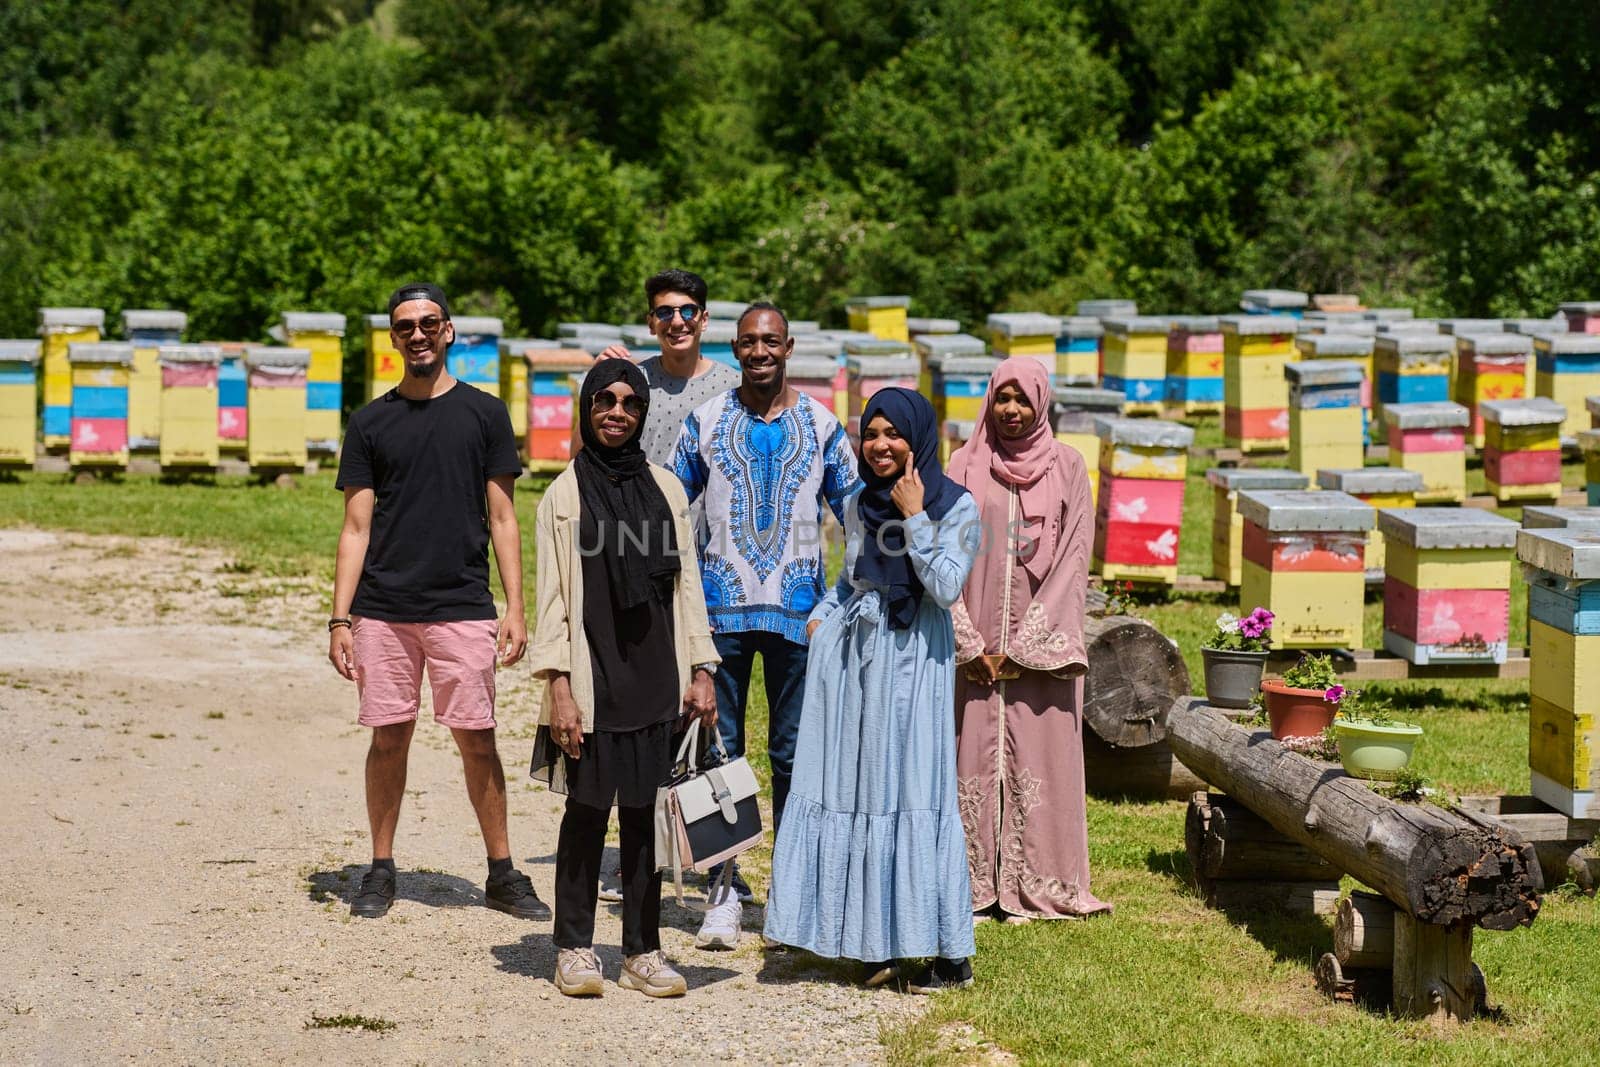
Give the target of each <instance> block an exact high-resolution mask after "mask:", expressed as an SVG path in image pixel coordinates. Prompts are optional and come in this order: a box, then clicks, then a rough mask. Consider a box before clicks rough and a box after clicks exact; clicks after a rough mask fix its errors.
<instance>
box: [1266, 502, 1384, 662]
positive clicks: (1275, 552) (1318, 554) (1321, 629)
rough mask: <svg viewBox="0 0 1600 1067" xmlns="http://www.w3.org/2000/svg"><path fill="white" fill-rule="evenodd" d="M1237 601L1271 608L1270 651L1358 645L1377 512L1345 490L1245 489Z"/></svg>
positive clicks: (1355, 646)
mask: <svg viewBox="0 0 1600 1067" xmlns="http://www.w3.org/2000/svg"><path fill="white" fill-rule="evenodd" d="M1238 506H1239V513H1240V514H1241V515H1242V516H1243V517H1244V552H1243V556H1244V558H1243V561H1242V564H1241V566H1240V583H1239V602H1240V603H1241V604H1244V605H1248V606H1249V607H1255V606H1256V605H1266V607H1267V608H1269V609H1270V610H1271V611H1272V612H1273V614H1274V615H1275V616H1276V620H1275V621H1274V622H1273V625H1272V647H1273V648H1359V647H1360V645H1361V604H1362V598H1363V596H1364V594H1365V591H1366V574H1365V570H1364V567H1363V563H1362V559H1363V556H1364V552H1365V548H1366V542H1367V531H1368V530H1370V529H1372V526H1373V523H1374V522H1375V521H1376V515H1375V513H1374V511H1373V509H1372V507H1371V505H1369V504H1365V503H1363V502H1362V501H1360V500H1357V499H1356V498H1355V497H1353V496H1350V495H1348V494H1346V493H1336V492H1328V491H1320V492H1318V491H1306V492H1294V491H1280V490H1261V491H1248V490H1247V491H1245V492H1241V493H1240V494H1239V505H1238Z"/></svg>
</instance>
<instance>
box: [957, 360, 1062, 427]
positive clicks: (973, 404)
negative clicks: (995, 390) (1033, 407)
mask: <svg viewBox="0 0 1600 1067" xmlns="http://www.w3.org/2000/svg"><path fill="white" fill-rule="evenodd" d="M1000 363H1001V361H1000V360H999V359H997V358H996V357H994V356H947V357H945V359H943V360H942V361H940V363H939V365H938V367H937V369H936V372H935V375H934V390H935V392H934V401H933V407H934V410H935V411H936V412H937V413H938V416H939V420H940V421H941V422H943V421H944V420H946V419H956V420H958V421H961V422H977V421H979V420H981V419H982V418H983V417H984V408H985V407H986V406H987V405H988V402H989V395H988V394H989V378H990V376H991V375H993V374H994V371H995V368H996V367H998V366H1000ZM1035 415H1036V416H1037V417H1038V418H1041V419H1049V418H1050V412H1049V411H1040V412H1035Z"/></svg>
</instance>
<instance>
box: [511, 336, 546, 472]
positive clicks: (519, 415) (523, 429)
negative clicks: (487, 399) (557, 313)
mask: <svg viewBox="0 0 1600 1067" xmlns="http://www.w3.org/2000/svg"><path fill="white" fill-rule="evenodd" d="M555 347H557V345H556V343H555V342H554V341H550V340H547V339H545V338H543V337H502V338H500V345H499V348H500V399H501V400H503V401H504V402H505V405H506V411H507V412H508V413H509V414H510V415H511V433H512V434H513V435H514V436H515V437H516V439H517V443H518V444H519V445H520V444H525V443H526V441H527V440H528V360H527V354H528V353H529V352H532V351H533V350H534V349H536V348H555ZM524 451H526V449H524Z"/></svg>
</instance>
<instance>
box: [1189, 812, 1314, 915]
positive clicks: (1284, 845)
mask: <svg viewBox="0 0 1600 1067" xmlns="http://www.w3.org/2000/svg"><path fill="white" fill-rule="evenodd" d="M1184 846H1185V849H1186V850H1187V852H1188V854H1189V868H1190V870H1191V871H1192V872H1193V878H1194V886H1195V889H1196V890H1197V891H1199V893H1200V895H1201V897H1203V898H1204V899H1205V902H1206V904H1207V905H1208V906H1210V907H1213V908H1217V909H1219V910H1221V911H1234V910H1240V911H1251V910H1260V909H1272V910H1275V911H1283V912H1288V913H1291V914H1304V915H1332V914H1333V911H1334V908H1335V907H1337V906H1338V903H1339V869H1338V868H1337V867H1335V866H1334V865H1333V864H1331V863H1329V862H1328V861H1327V860H1325V859H1323V858H1322V857H1321V856H1319V855H1317V854H1316V853H1315V852H1312V851H1311V850H1310V849H1308V848H1306V847H1305V846H1304V845H1302V844H1300V843H1299V842H1297V841H1292V840H1290V839H1289V838H1287V837H1285V836H1284V835H1283V834H1280V833H1279V832H1278V831H1276V830H1274V829H1273V828H1272V827H1271V826H1270V825H1269V824H1268V823H1267V822H1266V820H1264V819H1262V818H1261V817H1260V816H1259V815H1256V814H1255V813H1253V812H1252V811H1250V809H1248V808H1246V807H1245V806H1244V805H1242V804H1240V803H1238V802H1237V801H1234V800H1232V799H1230V798H1228V797H1225V796H1222V795H1221V794H1218V793H1207V792H1204V791H1197V792H1196V793H1194V794H1193V795H1192V796H1191V797H1190V798H1189V810H1188V813H1187V815H1186V816H1185V819H1184Z"/></svg>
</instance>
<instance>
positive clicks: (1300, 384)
mask: <svg viewBox="0 0 1600 1067" xmlns="http://www.w3.org/2000/svg"><path fill="white" fill-rule="evenodd" d="M1283 373H1284V376H1285V378H1286V379H1287V380H1288V382H1289V466H1291V467H1293V468H1294V469H1295V470H1297V471H1300V472H1301V473H1302V474H1306V475H1312V474H1315V473H1316V472H1317V471H1318V470H1319V469H1321V468H1323V467H1359V466H1360V465H1361V463H1362V461H1363V459H1364V458H1365V456H1366V451H1365V449H1363V448H1362V445H1361V436H1362V421H1363V420H1362V411H1361V383H1362V382H1363V381H1365V380H1366V375H1365V373H1364V372H1363V371H1362V369H1361V364H1359V363H1355V362H1347V361H1345V360H1339V359H1314V360H1306V361H1304V362H1300V363H1286V364H1284V368H1283Z"/></svg>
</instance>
